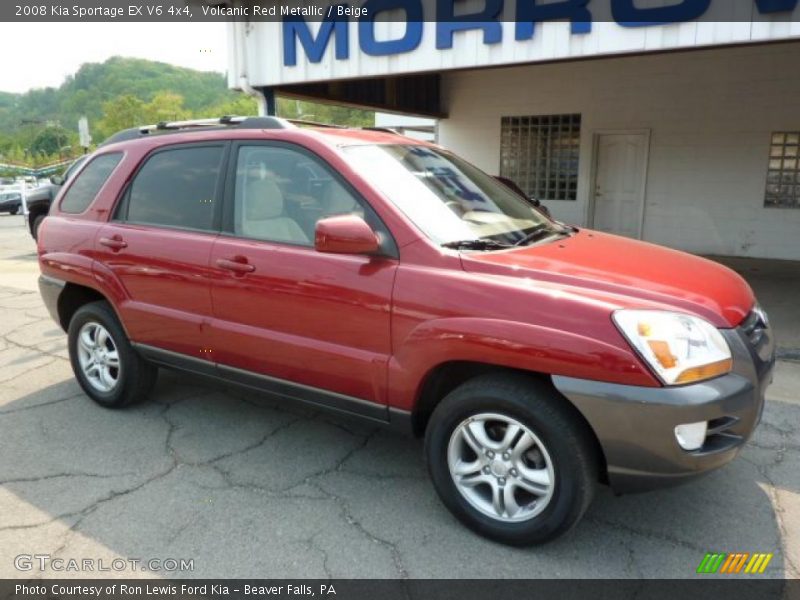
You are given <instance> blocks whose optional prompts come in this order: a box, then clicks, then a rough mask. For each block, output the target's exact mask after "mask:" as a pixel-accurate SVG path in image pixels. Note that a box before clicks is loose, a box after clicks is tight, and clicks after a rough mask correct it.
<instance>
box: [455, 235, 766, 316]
mask: <svg viewBox="0 0 800 600" xmlns="http://www.w3.org/2000/svg"><path fill="white" fill-rule="evenodd" d="M464 266H465V268H466V269H467V270H468V271H473V272H477V273H493V274H505V275H508V276H513V277H529V278H532V279H533V280H535V281H549V282H556V283H559V284H561V285H564V286H570V285H575V286H577V287H579V288H581V289H585V288H587V287H588V288H594V289H597V290H602V291H606V292H610V293H617V294H620V295H623V296H627V297H629V298H631V299H634V300H636V299H641V300H645V301H647V302H656V303H659V304H663V305H671V306H672V307H673V309H674V310H683V311H685V312H690V313H695V314H698V315H700V316H702V317H703V318H705V319H706V320H708V321H710V322H711V323H713V324H714V325H716V326H717V327H736V326H737V325H739V323H741V322H742V321H743V320H744V318H745V317H746V316H747V314H748V313H749V312H750V309H752V307H753V303H754V302H755V298H754V296H753V292H752V290H751V289H750V286H748V284H747V282H746V281H745V280H744V279H742V277H740V276H739V275H738V274H736V273H734V272H733V271H731V270H730V269H728V268H727V267H724V266H722V265H720V264H719V263H715V262H712V261H710V260H706V259H704V258H700V257H698V256H693V255H691V254H687V253H685V252H678V251H677V250H672V249H670V248H664V247H663V246H656V245H654V244H648V243H646V242H641V241H637V240H631V239H628V238H622V237H618V236H613V235H609V234H606V233H600V232H597V231H590V230H583V231H581V232H579V233H578V234H577V235H574V236H572V237H571V238H567V239H564V240H560V241H559V242H558V243H555V244H542V245H539V246H531V247H527V248H521V249H519V250H513V251H510V252H495V253H489V254H487V253H483V254H480V255H477V254H473V255H470V256H469V257H468V258H465V259H464Z"/></svg>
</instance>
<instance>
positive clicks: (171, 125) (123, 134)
mask: <svg viewBox="0 0 800 600" xmlns="http://www.w3.org/2000/svg"><path fill="white" fill-rule="evenodd" d="M222 127H235V128H237V129H290V128H292V127H294V125H293V124H292V123H291V122H289V121H287V120H286V119H279V118H278V117H241V116H235V115H224V116H222V117H218V118H214V119H192V120H188V121H160V122H159V123H155V124H154V125H144V126H141V127H132V128H130V129H123V130H122V131H118V132H117V133H115V134H114V135H112V136H111V137H109V138H108V139H106V140H105V141H104V142H103V143H102V144H100V145H101V146H106V145H108V144H116V143H117V142H125V141H128V140H135V139H139V138H142V137H147V136H150V135H154V134H159V133H174V132H176V131H182V130H192V129H196V130H208V129H219V128H222Z"/></svg>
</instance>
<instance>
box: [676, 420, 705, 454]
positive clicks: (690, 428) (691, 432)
mask: <svg viewBox="0 0 800 600" xmlns="http://www.w3.org/2000/svg"><path fill="white" fill-rule="evenodd" d="M707 431H708V421H700V422H698V423H684V424H682V425H678V426H677V427H676V428H675V439H677V440H678V444H679V445H680V447H681V448H683V449H684V450H699V449H700V448H702V447H703V444H704V443H705V441H706V432H707Z"/></svg>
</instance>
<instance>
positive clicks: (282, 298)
mask: <svg viewBox="0 0 800 600" xmlns="http://www.w3.org/2000/svg"><path fill="white" fill-rule="evenodd" d="M221 258H223V259H234V258H238V259H240V260H246V262H247V263H248V264H250V265H252V266H253V267H254V268H255V270H254V271H253V272H251V273H247V274H245V275H241V274H237V273H235V272H231V271H221V272H217V273H216V275H215V277H214V285H213V291H212V298H213V303H214V320H213V322H212V327H211V330H210V332H209V341H210V344H211V347H212V348H213V352H214V357H215V360H217V361H218V362H220V363H221V364H225V365H228V366H232V367H236V368H239V369H244V370H247V371H252V372H255V373H261V374H264V375H269V376H272V377H278V378H280V379H286V380H289V381H296V382H301V383H303V384H305V385H310V386H313V387H317V388H320V389H324V390H329V391H332V392H336V393H339V394H345V395H347V396H351V397H354V398H359V399H363V400H372V401H375V402H378V403H380V404H385V403H386V390H385V387H386V376H385V373H386V364H387V361H388V359H389V356H390V354H391V340H390V318H391V299H392V287H393V284H394V278H395V272H396V270H397V261H396V260H393V259H383V258H382V259H371V258H369V257H367V256H352V255H338V254H323V253H319V252H317V251H315V250H314V249H313V248H307V247H298V246H288V245H285V244H268V243H264V242H256V241H251V240H244V239H239V238H233V237H225V236H221V237H219V238H218V239H217V241H216V243H215V245H214V249H213V251H212V256H211V264H212V265H214V264H215V262H216V261H217V260H218V259H221Z"/></svg>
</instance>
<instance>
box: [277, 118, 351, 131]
mask: <svg viewBox="0 0 800 600" xmlns="http://www.w3.org/2000/svg"><path fill="white" fill-rule="evenodd" d="M286 120H287V121H288V122H289V123H291V124H292V125H302V126H305V127H330V128H331V129H347V125H337V124H336V123H322V122H320V121H308V120H306V119H286Z"/></svg>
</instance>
